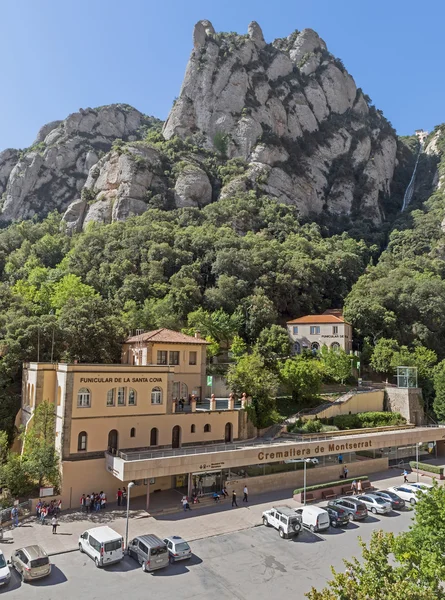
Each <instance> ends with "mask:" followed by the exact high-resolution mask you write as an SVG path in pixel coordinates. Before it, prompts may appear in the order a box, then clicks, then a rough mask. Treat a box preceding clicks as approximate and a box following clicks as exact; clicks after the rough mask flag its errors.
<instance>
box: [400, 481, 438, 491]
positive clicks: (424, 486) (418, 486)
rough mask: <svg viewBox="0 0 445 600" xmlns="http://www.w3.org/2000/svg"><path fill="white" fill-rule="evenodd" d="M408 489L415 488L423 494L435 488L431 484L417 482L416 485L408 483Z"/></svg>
mask: <svg viewBox="0 0 445 600" xmlns="http://www.w3.org/2000/svg"><path fill="white" fill-rule="evenodd" d="M406 486H407V487H410V488H414V489H415V490H420V491H421V492H427V491H428V490H430V489H431V488H432V487H433V486H432V485H431V483H423V481H417V482H415V483H407V484H406Z"/></svg>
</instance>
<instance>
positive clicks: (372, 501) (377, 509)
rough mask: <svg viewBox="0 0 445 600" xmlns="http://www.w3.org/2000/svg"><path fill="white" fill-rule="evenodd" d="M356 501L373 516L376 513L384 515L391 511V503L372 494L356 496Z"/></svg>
mask: <svg viewBox="0 0 445 600" xmlns="http://www.w3.org/2000/svg"><path fill="white" fill-rule="evenodd" d="M356 498H357V500H360V502H363V504H364V505H365V506H366V508H367V509H368V510H370V511H371V512H372V513H373V514H374V515H376V514H377V513H378V514H379V515H384V514H386V513H389V512H391V511H392V505H391V502H388V500H385V499H384V498H381V497H380V496H375V495H374V494H363V495H361V496H356Z"/></svg>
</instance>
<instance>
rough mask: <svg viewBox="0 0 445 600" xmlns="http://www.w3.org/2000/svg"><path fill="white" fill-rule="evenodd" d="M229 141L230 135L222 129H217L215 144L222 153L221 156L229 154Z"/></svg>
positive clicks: (214, 137)
mask: <svg viewBox="0 0 445 600" xmlns="http://www.w3.org/2000/svg"><path fill="white" fill-rule="evenodd" d="M228 143H229V137H228V135H227V134H226V133H223V132H222V131H217V132H216V133H215V135H214V136H213V145H214V147H215V148H216V149H217V150H218V152H219V153H220V154H221V156H226V155H227V147H228Z"/></svg>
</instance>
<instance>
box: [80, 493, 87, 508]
mask: <svg viewBox="0 0 445 600" xmlns="http://www.w3.org/2000/svg"><path fill="white" fill-rule="evenodd" d="M85 500H86V496H85V494H82V496H81V498H80V510H81V511H82V512H85V508H86V507H85Z"/></svg>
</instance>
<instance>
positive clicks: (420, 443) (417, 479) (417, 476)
mask: <svg viewBox="0 0 445 600" xmlns="http://www.w3.org/2000/svg"><path fill="white" fill-rule="evenodd" d="M421 445H422V442H418V443H417V444H416V463H417V473H416V481H419V448H420V446H421Z"/></svg>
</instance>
